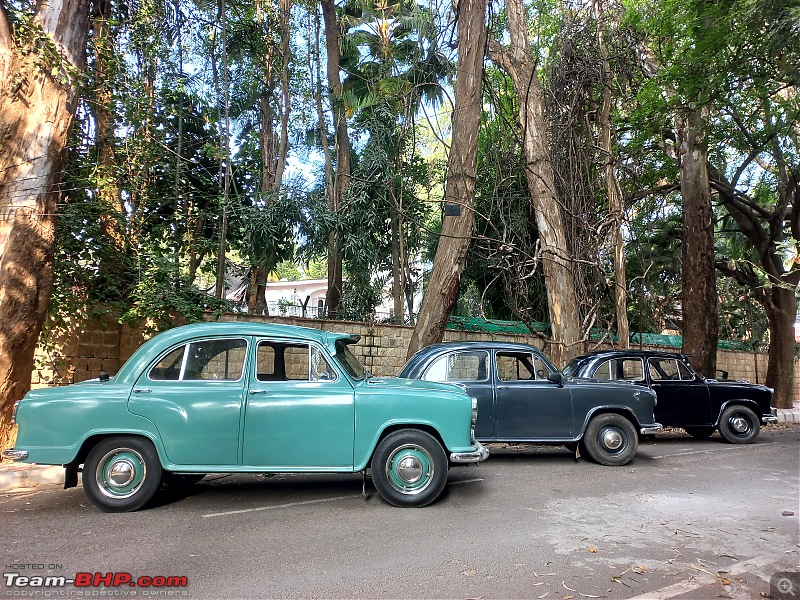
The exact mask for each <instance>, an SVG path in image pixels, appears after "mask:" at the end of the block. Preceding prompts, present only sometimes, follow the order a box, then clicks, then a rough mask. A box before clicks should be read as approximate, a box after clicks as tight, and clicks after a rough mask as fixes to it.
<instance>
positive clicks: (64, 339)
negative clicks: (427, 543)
mask: <svg viewBox="0 0 800 600" xmlns="http://www.w3.org/2000/svg"><path fill="white" fill-rule="evenodd" d="M220 320H222V321H254V322H264V321H268V322H271V323H285V324H289V325H302V326H305V327H314V328H317V329H326V330H328V331H337V332H344V333H350V334H358V335H360V336H361V340H360V342H359V343H358V344H357V345H356V346H354V347H353V350H354V352H355V354H356V355H357V356H358V357H359V359H361V361H362V362H363V363H364V365H365V366H366V367H367V368H368V369H369V370H370V371H371V372H372V373H373V374H375V375H378V376H384V375H395V374H397V372H398V371H399V370H400V368H401V367H402V366H403V365H404V364H405V362H406V349H407V348H408V344H409V342H410V340H411V333H412V331H413V329H412V328H411V327H405V326H398V325H378V324H365V323H351V322H346V321H328V320H320V319H299V318H289V317H256V316H252V315H239V314H226V315H223V316H222V317H221V318H220ZM149 335H150V334H148V333H146V330H145V328H143V327H131V326H129V325H121V324H119V323H117V322H116V320H114V319H113V318H111V317H109V316H106V317H103V318H101V319H97V320H86V321H81V322H80V328H78V327H77V326H76V327H72V328H68V329H66V330H64V331H63V332H60V333H59V334H58V335H55V336H53V339H52V340H51V341H50V342H49V343H48V344H47V345H46V346H45V347H40V348H39V349H38V350H37V354H36V365H37V366H36V369H35V370H34V372H33V374H32V377H31V384H32V386H33V387H48V386H53V385H65V384H69V383H77V382H79V381H85V380H87V379H93V378H95V377H98V376H99V375H100V372H101V371H105V372H107V373H109V374H110V375H113V374H115V373H116V372H117V370H118V369H119V367H120V365H122V363H123V362H124V361H125V360H126V359H127V358H128V357H129V356H130V355H131V354H132V353H133V351H134V350H135V349H136V348H138V347H139V346H140V345H141V344H142V342H143V341H144V340H145V339H147V338H148V337H149ZM445 340H446V341H468V340H498V341H510V342H521V343H528V344H533V345H535V346H537V347H538V348H542V347H543V342H542V340H540V339H538V338H536V337H528V336H523V335H513V334H489V333H476V332H470V331H454V330H448V331H447V332H446V333H445ZM646 348H647V347H646ZM651 348H654V349H662V350H667V351H675V349H674V348H656V347H651ZM717 368H718V369H720V370H724V371H727V372H728V377H729V378H730V379H747V380H748V381H750V382H752V383H764V380H765V378H766V373H767V355H766V354H754V353H749V352H737V351H730V350H720V351H719V353H718V354H717ZM795 401H800V361H795Z"/></svg>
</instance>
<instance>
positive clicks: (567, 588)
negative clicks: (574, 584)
mask: <svg viewBox="0 0 800 600" xmlns="http://www.w3.org/2000/svg"><path fill="white" fill-rule="evenodd" d="M561 585H563V586H564V589H565V590H569V591H570V592H577V591H578V590H573V589H572V588H571V587H567V584H566V583H564V582H563V581H562V582H561Z"/></svg>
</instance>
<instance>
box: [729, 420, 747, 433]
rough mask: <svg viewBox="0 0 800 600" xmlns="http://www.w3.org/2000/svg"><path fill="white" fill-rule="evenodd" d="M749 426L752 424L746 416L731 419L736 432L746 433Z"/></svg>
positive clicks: (732, 427)
mask: <svg viewBox="0 0 800 600" xmlns="http://www.w3.org/2000/svg"><path fill="white" fill-rule="evenodd" d="M749 426H750V424H749V423H748V422H747V419H745V418H744V417H740V416H736V417H733V418H732V419H731V429H733V430H734V431H735V432H736V433H744V432H745V431H747V429H748V427H749Z"/></svg>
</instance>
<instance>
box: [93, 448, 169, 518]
mask: <svg viewBox="0 0 800 600" xmlns="http://www.w3.org/2000/svg"><path fill="white" fill-rule="evenodd" d="M160 484H161V463H160V462H159V460H158V453H157V452H156V449H155V447H154V446H153V444H152V442H150V440H147V439H144V438H139V437H133V436H121V437H113V438H106V439H104V440H102V441H100V442H99V443H98V444H97V445H96V446H95V447H94V448H92V450H91V452H89V456H87V457H86V461H85V462H84V465H83V489H84V491H85V492H86V495H87V496H88V498H89V500H91V501H92V503H93V504H94V505H95V506H97V508H99V509H100V510H102V511H104V512H130V511H134V510H137V509H139V508H141V507H142V506H144V505H145V503H147V501H148V500H150V499H151V498H152V497H153V495H154V494H155V493H156V490H158V487H159V485H160Z"/></svg>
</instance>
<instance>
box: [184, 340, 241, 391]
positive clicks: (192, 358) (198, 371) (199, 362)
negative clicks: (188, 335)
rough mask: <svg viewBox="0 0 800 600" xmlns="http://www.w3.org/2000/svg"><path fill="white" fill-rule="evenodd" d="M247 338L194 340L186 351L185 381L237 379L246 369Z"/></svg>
mask: <svg viewBox="0 0 800 600" xmlns="http://www.w3.org/2000/svg"><path fill="white" fill-rule="evenodd" d="M246 355H247V342H246V341H245V340H237V339H233V340H227V339H226V340H204V341H201V342H192V343H191V344H189V346H188V348H187V351H186V360H185V362H186V367H185V368H184V370H183V376H182V379H183V380H184V381H198V380H215V381H237V380H239V379H241V377H242V372H243V371H244V360H245V356H246Z"/></svg>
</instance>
